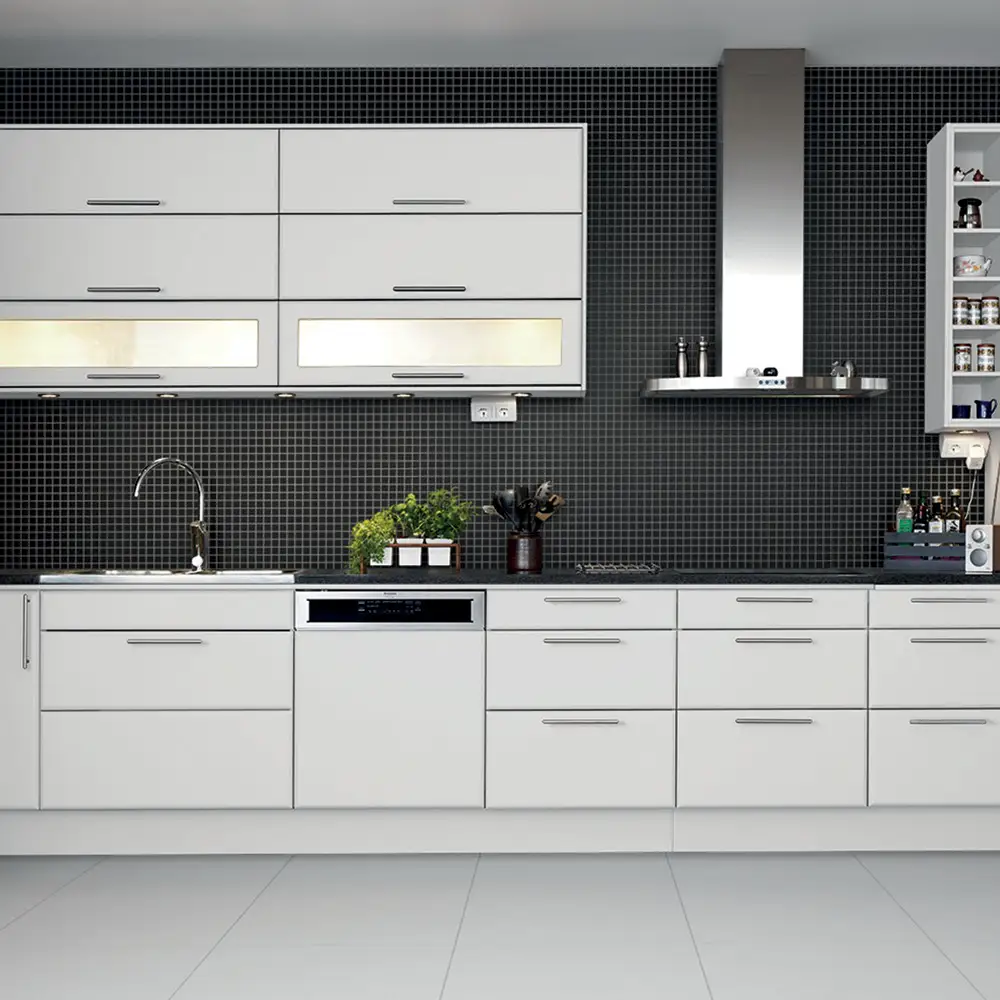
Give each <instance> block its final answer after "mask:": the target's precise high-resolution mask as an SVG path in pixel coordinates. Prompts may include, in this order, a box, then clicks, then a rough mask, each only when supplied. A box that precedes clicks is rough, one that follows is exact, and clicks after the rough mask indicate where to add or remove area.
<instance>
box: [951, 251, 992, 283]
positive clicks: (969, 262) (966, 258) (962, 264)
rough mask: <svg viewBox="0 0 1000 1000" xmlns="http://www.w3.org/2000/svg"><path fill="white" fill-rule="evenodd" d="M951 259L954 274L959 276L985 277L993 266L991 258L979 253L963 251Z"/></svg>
mask: <svg viewBox="0 0 1000 1000" xmlns="http://www.w3.org/2000/svg"><path fill="white" fill-rule="evenodd" d="M951 260H952V264H953V266H954V271H955V275H956V276H957V277H960V278H985V277H986V275H988V274H989V273H990V268H991V267H992V266H993V259H992V258H991V257H987V256H986V255H985V254H981V253H963V254H959V255H958V256H957V257H952V259H951Z"/></svg>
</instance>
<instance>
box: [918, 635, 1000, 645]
mask: <svg viewBox="0 0 1000 1000" xmlns="http://www.w3.org/2000/svg"><path fill="white" fill-rule="evenodd" d="M989 641H990V640H989V639H985V638H983V637H981V636H980V637H978V638H972V637H969V638H963V639H959V638H957V637H956V638H954V639H947V638H934V637H929V638H926V639H920V638H917V637H913V638H911V639H910V642H921V643H923V642H933V643H953V642H960V643H963V644H967V643H970V642H976V643H979V642H989Z"/></svg>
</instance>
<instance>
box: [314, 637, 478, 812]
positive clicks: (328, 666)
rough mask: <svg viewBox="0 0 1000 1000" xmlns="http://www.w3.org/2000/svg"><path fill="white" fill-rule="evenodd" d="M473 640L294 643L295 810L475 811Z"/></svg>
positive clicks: (475, 640)
mask: <svg viewBox="0 0 1000 1000" xmlns="http://www.w3.org/2000/svg"><path fill="white" fill-rule="evenodd" d="M484 696H485V691H484V639H483V634H482V633H481V632H449V633H447V634H446V637H442V634H441V633H436V632H398V631H397V632H392V631H386V632H374V633H373V632H370V631H367V632H366V631H361V632H352V631H330V632H308V631H302V632H297V633H296V634H295V713H296V718H295V805H296V807H298V808H310V807H318V808H343V807H355V808H393V807H395V808H401V807H423V808H439V807H440V808H458V807H463V806H464V807H482V805H483V700H484Z"/></svg>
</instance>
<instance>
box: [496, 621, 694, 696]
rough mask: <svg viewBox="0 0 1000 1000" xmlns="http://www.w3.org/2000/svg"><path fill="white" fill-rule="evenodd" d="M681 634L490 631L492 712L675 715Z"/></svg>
mask: <svg viewBox="0 0 1000 1000" xmlns="http://www.w3.org/2000/svg"><path fill="white" fill-rule="evenodd" d="M676 638H677V634H676V633H675V632H638V631H636V632H630V631H622V632H557V631H552V632H490V633H489V636H488V638H487V642H486V707H487V708H566V709H574V708H673V705H674V649H675V644H676Z"/></svg>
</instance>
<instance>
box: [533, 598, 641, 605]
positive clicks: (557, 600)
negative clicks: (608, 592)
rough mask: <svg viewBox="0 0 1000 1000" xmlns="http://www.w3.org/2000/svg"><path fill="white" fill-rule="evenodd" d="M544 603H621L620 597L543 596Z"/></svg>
mask: <svg viewBox="0 0 1000 1000" xmlns="http://www.w3.org/2000/svg"><path fill="white" fill-rule="evenodd" d="M543 600H544V601H545V603H546V604H621V603H622V599H621V598H620V597H545V598H543Z"/></svg>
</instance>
